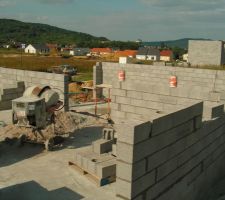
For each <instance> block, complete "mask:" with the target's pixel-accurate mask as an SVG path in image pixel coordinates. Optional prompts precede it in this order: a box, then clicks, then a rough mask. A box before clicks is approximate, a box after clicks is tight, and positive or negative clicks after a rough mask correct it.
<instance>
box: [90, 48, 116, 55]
mask: <svg viewBox="0 0 225 200" xmlns="http://www.w3.org/2000/svg"><path fill="white" fill-rule="evenodd" d="M112 53H113V50H112V49H111V48H93V49H91V55H93V56H104V55H110V54H112Z"/></svg>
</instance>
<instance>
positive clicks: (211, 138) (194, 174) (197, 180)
mask: <svg viewBox="0 0 225 200" xmlns="http://www.w3.org/2000/svg"><path fill="white" fill-rule="evenodd" d="M202 108H203V106H202V103H199V104H196V105H193V106H191V107H189V108H186V109H184V110H180V111H177V112H174V113H171V114H168V115H166V116H163V117H160V118H155V119H150V121H148V122H145V123H142V124H138V123H137V122H136V123H135V122H133V121H126V122H124V123H120V124H117V131H118V141H117V156H118V157H117V159H118V161H117V188H116V189H117V191H116V192H117V196H118V197H121V198H122V199H146V200H151V199H157V200H168V199H185V200H191V199H196V200H197V199H199V198H200V196H201V194H203V193H202V192H204V190H206V189H208V188H209V187H210V186H211V185H212V184H213V183H214V181H215V180H216V179H218V178H220V177H221V176H223V175H225V172H224V166H225V159H224V156H225V121H224V119H225V116H224V115H222V116H221V117H220V118H217V119H214V120H210V121H208V122H207V123H204V124H202V120H201V119H202V118H201V117H202Z"/></svg>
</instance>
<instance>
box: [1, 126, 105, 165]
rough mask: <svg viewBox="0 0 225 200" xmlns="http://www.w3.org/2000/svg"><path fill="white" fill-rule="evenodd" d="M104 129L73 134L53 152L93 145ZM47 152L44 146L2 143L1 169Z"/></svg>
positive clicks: (90, 128) (86, 129) (84, 129)
mask: <svg viewBox="0 0 225 200" xmlns="http://www.w3.org/2000/svg"><path fill="white" fill-rule="evenodd" d="M101 134H102V127H86V128H82V129H79V130H76V131H75V132H74V133H71V134H70V135H69V137H68V138H65V141H64V142H63V143H62V144H61V145H59V146H57V147H55V148H54V149H53V151H59V150H62V149H76V148H81V147H85V146H89V145H91V143H92V142H93V141H95V140H97V139H99V138H100V137H101ZM44 150H45V147H44V145H40V144H29V143H25V144H24V145H23V146H19V145H18V144H17V142H16V141H15V142H13V143H11V144H9V143H6V142H0V167H5V166H8V165H12V164H14V163H17V162H20V161H22V160H25V159H28V158H31V157H33V156H35V155H37V154H40V153H42V152H43V151H44Z"/></svg>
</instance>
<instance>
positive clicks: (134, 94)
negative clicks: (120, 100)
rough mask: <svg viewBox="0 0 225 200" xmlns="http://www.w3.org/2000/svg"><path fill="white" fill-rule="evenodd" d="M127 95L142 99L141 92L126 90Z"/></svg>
mask: <svg viewBox="0 0 225 200" xmlns="http://www.w3.org/2000/svg"><path fill="white" fill-rule="evenodd" d="M127 97H130V98H133V99H142V98H143V93H142V92H137V91H129V90H127Z"/></svg>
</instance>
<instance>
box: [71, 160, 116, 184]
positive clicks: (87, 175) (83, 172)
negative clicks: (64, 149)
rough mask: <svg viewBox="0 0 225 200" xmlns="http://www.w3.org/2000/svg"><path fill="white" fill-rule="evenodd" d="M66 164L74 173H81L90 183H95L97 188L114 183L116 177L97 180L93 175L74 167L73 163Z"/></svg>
mask: <svg viewBox="0 0 225 200" xmlns="http://www.w3.org/2000/svg"><path fill="white" fill-rule="evenodd" d="M68 164H69V166H70V167H71V168H73V169H75V170H76V171H78V172H79V173H81V174H82V175H84V176H85V177H87V178H88V179H89V180H90V181H91V182H93V183H95V184H96V185H97V186H99V187H101V186H104V185H107V184H110V183H112V182H115V181H116V176H110V177H106V178H99V177H97V176H96V175H93V174H91V173H89V172H87V171H86V170H84V169H83V168H81V167H80V166H78V165H76V164H75V163H73V162H71V161H69V162H68Z"/></svg>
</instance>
